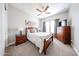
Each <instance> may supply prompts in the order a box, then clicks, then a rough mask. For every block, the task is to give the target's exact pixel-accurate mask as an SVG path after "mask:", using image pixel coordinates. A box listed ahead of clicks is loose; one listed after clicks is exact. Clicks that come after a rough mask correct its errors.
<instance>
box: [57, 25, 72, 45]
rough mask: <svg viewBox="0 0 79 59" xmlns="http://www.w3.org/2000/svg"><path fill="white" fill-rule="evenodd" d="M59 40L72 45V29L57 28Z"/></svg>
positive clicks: (67, 27) (68, 27)
mask: <svg viewBox="0 0 79 59" xmlns="http://www.w3.org/2000/svg"><path fill="white" fill-rule="evenodd" d="M57 38H58V40H60V41H62V42H64V43H65V44H70V43H71V27H70V26H63V27H58V28H57Z"/></svg>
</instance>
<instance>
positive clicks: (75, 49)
mask: <svg viewBox="0 0 79 59" xmlns="http://www.w3.org/2000/svg"><path fill="white" fill-rule="evenodd" d="M71 46H72V47H73V49H74V51H75V52H76V53H77V55H78V56H79V51H78V49H77V48H76V47H75V46H74V45H73V44H71Z"/></svg>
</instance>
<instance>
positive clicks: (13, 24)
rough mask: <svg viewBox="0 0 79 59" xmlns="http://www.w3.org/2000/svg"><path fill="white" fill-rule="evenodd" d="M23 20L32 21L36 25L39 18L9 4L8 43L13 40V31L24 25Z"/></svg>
mask: <svg viewBox="0 0 79 59" xmlns="http://www.w3.org/2000/svg"><path fill="white" fill-rule="evenodd" d="M27 10H29V9H27ZM29 12H30V11H29ZM25 20H26V21H28V20H29V21H31V22H34V23H35V26H36V27H38V26H39V20H38V19H37V18H35V16H34V15H28V13H25V12H24V11H22V10H20V9H18V8H16V7H14V6H13V5H11V4H9V6H8V28H9V40H8V43H9V44H10V43H14V42H15V33H16V32H17V30H18V28H21V27H25Z"/></svg>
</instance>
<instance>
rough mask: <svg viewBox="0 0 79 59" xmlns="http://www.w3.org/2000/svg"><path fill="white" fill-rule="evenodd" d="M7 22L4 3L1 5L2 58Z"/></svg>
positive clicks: (0, 42)
mask: <svg viewBox="0 0 79 59" xmlns="http://www.w3.org/2000/svg"><path fill="white" fill-rule="evenodd" d="M6 25H7V20H6V13H5V6H4V3H0V56H1V55H4V51H5V40H6V35H7V34H6V32H7V26H6Z"/></svg>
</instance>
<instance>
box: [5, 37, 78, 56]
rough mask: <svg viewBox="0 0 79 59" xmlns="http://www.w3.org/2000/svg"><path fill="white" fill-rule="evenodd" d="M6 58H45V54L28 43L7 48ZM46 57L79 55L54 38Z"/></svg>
mask: <svg viewBox="0 0 79 59" xmlns="http://www.w3.org/2000/svg"><path fill="white" fill-rule="evenodd" d="M5 56H44V54H43V53H42V54H40V53H39V52H38V48H37V47H36V46H35V45H34V44H32V43H31V42H29V41H27V42H25V43H23V44H20V45H18V46H15V45H12V46H9V47H8V48H6V51H5ZM46 56H77V54H76V53H75V51H74V50H73V48H72V47H71V46H70V45H65V44H63V43H62V42H60V41H59V40H57V39H55V38H54V41H53V42H52V43H51V45H50V46H49V48H48V49H47V54H46Z"/></svg>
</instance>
